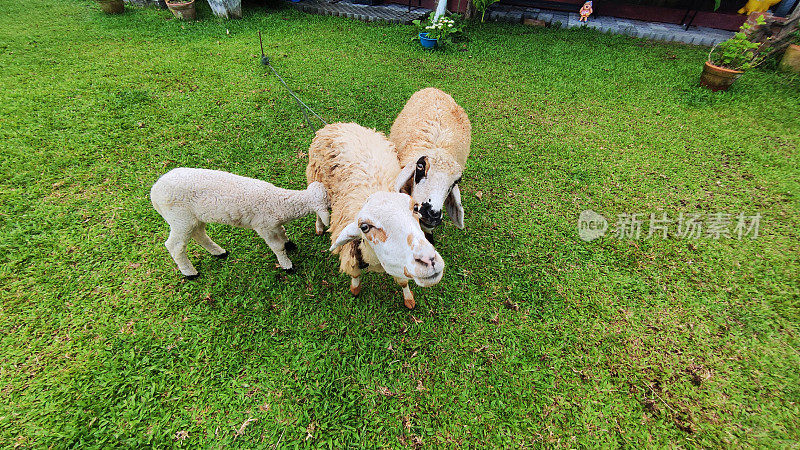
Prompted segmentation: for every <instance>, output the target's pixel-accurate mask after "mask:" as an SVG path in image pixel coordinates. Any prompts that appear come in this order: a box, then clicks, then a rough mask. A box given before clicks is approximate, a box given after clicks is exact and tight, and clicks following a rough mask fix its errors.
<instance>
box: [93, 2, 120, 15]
mask: <svg viewBox="0 0 800 450" xmlns="http://www.w3.org/2000/svg"><path fill="white" fill-rule="evenodd" d="M97 3H99V4H100V9H102V10H103V12H104V13H106V14H122V13H123V12H124V11H125V4H124V3H122V0H97Z"/></svg>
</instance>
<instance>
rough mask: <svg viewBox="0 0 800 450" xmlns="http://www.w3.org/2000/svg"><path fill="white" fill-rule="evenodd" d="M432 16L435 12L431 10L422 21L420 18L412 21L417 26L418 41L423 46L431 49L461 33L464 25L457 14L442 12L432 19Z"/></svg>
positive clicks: (448, 41) (444, 43) (450, 40)
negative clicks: (448, 14) (449, 14)
mask: <svg viewBox="0 0 800 450" xmlns="http://www.w3.org/2000/svg"><path fill="white" fill-rule="evenodd" d="M434 16H435V13H433V12H432V13H431V14H430V16H428V18H427V19H426V20H425V21H424V22H423V21H421V20H415V21H413V23H414V25H416V26H417V32H418V35H417V37H418V38H419V42H420V44H422V46H423V47H425V48H431V49H432V48H436V47H437V46H443V45H446V44H447V43H450V42H452V41H453V38H454V37H455V36H457V35H459V34H461V32H462V31H463V29H464V25H463V24H462V23H461V21H460V20H459V19H460V17H459V16H458V15H457V14H453V15H451V16H446V15H444V14H443V15H441V16H439V17H438V18H436V19H434Z"/></svg>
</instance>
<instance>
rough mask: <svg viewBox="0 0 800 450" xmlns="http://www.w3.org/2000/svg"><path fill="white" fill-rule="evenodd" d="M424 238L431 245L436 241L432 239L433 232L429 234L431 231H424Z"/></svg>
mask: <svg viewBox="0 0 800 450" xmlns="http://www.w3.org/2000/svg"><path fill="white" fill-rule="evenodd" d="M425 239H427V240H428V242H430V243H431V245H434V244H436V242H434V240H433V234H431V233H425Z"/></svg>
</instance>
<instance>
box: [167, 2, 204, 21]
mask: <svg viewBox="0 0 800 450" xmlns="http://www.w3.org/2000/svg"><path fill="white" fill-rule="evenodd" d="M167 8H169V10H170V11H172V14H173V15H174V16H175V17H176V18H178V19H181V20H195V19H196V18H197V12H196V11H195V9H194V0H167Z"/></svg>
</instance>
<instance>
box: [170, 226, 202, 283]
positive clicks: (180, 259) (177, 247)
mask: <svg viewBox="0 0 800 450" xmlns="http://www.w3.org/2000/svg"><path fill="white" fill-rule="evenodd" d="M191 234H192V230H190V229H186V228H185V227H179V226H174V225H171V226H170V229H169V237H168V238H167V241H166V242H165V243H164V245H165V246H166V247H167V250H168V251H169V254H170V256H172V259H173V260H174V261H175V264H177V265H178V270H180V271H181V273H182V274H183V275H184V276H185V277H186V278H189V279H192V278H196V277H197V269H195V268H194V266H193V265H192V263H191V261H189V256H188V255H187V254H186V244H188V243H189V237H190V236H191Z"/></svg>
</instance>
